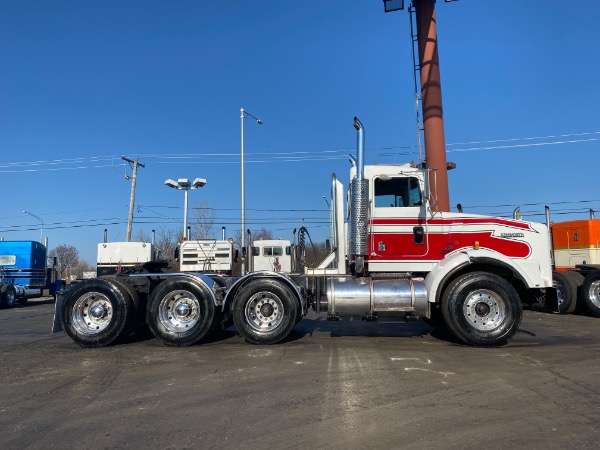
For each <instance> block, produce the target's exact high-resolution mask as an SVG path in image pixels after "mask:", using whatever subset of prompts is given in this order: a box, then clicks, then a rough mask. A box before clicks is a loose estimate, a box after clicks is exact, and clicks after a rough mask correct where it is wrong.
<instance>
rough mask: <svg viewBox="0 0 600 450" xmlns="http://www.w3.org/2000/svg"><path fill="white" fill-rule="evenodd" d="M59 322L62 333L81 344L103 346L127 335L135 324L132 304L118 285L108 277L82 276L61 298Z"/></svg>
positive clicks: (127, 295) (125, 292)
mask: <svg viewBox="0 0 600 450" xmlns="http://www.w3.org/2000/svg"><path fill="white" fill-rule="evenodd" d="M60 314H61V322H62V327H63V330H65V333H67V335H68V336H69V337H70V338H71V339H72V340H73V342H75V343H76V344H78V345H80V346H81V347H86V348H90V347H104V346H106V345H109V344H112V343H114V342H115V341H116V340H117V339H118V338H120V337H127V336H128V335H129V334H130V333H131V331H132V329H133V325H134V324H135V307H134V305H133V301H132V300H131V297H130V296H129V294H128V293H127V291H126V290H124V289H123V288H122V287H121V286H120V285H117V284H116V283H111V282H110V281H109V280H100V279H93V280H85V281H82V282H80V283H77V284H76V285H75V286H73V287H72V288H71V289H69V290H68V291H67V292H66V294H65V297H64V299H63V303H62V308H61V312H60Z"/></svg>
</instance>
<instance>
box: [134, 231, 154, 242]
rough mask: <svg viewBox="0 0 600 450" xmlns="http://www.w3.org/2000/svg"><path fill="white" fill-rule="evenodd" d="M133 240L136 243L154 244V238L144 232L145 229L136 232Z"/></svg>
mask: <svg viewBox="0 0 600 450" xmlns="http://www.w3.org/2000/svg"><path fill="white" fill-rule="evenodd" d="M133 240H134V242H152V238H151V237H150V236H149V235H148V233H146V232H145V231H144V229H143V228H139V229H138V230H137V231H136V233H135V236H134V237H133Z"/></svg>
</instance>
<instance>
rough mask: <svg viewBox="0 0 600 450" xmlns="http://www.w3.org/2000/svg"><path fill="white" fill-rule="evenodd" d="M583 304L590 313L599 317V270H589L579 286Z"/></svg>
mask: <svg viewBox="0 0 600 450" xmlns="http://www.w3.org/2000/svg"><path fill="white" fill-rule="evenodd" d="M581 291H582V294H583V300H584V302H585V306H587V308H588V309H589V311H590V312H591V313H592V315H594V316H596V317H600V270H597V271H594V272H591V273H590V274H589V275H588V276H587V277H585V280H584V281H583V286H582V288H581Z"/></svg>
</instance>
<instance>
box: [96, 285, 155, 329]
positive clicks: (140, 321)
mask: <svg viewBox="0 0 600 450" xmlns="http://www.w3.org/2000/svg"><path fill="white" fill-rule="evenodd" d="M98 278H99V279H101V280H107V281H109V282H110V283H113V284H115V285H117V286H119V287H120V288H121V289H123V290H125V291H126V292H127V294H129V297H130V298H131V302H132V303H133V308H134V311H135V313H134V318H133V320H134V322H135V323H134V324H133V329H134V330H135V331H137V330H138V329H140V328H142V329H145V328H146V302H144V301H142V299H141V298H140V295H139V294H138V292H137V291H136V290H135V288H134V287H133V286H132V285H131V284H129V283H128V282H127V277H117V276H115V275H104V276H101V277H98Z"/></svg>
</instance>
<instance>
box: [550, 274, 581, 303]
mask: <svg viewBox="0 0 600 450" xmlns="http://www.w3.org/2000/svg"><path fill="white" fill-rule="evenodd" d="M552 286H554V289H556V299H557V301H558V306H560V305H562V304H563V302H564V301H565V288H564V287H563V285H562V283H559V282H558V281H556V280H552ZM590 291H591V289H590Z"/></svg>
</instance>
